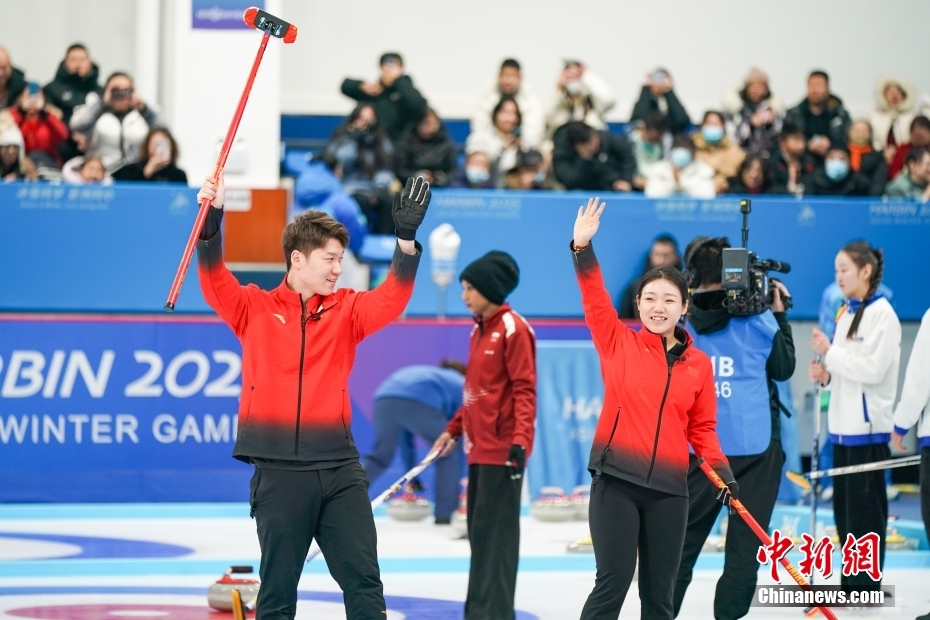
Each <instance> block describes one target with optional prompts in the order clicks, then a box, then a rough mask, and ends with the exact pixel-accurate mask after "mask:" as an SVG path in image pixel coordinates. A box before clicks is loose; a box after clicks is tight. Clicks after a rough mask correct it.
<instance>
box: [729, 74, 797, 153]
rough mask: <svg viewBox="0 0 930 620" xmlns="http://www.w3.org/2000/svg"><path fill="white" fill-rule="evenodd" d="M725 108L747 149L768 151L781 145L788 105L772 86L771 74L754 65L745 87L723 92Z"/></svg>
mask: <svg viewBox="0 0 930 620" xmlns="http://www.w3.org/2000/svg"><path fill="white" fill-rule="evenodd" d="M723 111H724V112H725V113H726V115H727V121H728V122H729V124H730V125H731V126H732V127H733V132H732V133H733V135H734V136H735V141H736V143H737V144H738V145H739V146H740V148H742V149H743V150H745V151H746V152H747V153H768V152H769V151H771V150H772V149H773V148H775V147H776V146H778V134H779V131H781V123H782V119H783V118H784V116H785V105H784V104H783V103H782V102H781V100H780V99H779V98H778V97H776V96H775V95H773V94H772V91H770V90H769V76H768V75H766V74H765V72H764V71H762V70H761V69H758V68H756V67H753V68H752V69H750V70H749V73H748V74H747V75H746V79H745V80H744V81H743V88H742V89H740V90H737V89H733V90H731V91H728V92H727V93H725V94H724V96H723Z"/></svg>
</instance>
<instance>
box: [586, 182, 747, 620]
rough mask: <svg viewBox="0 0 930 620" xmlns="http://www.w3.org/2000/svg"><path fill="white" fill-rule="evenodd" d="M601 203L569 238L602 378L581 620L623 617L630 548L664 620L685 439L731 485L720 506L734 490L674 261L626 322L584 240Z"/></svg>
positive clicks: (644, 591)
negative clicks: (590, 553) (588, 580)
mask: <svg viewBox="0 0 930 620" xmlns="http://www.w3.org/2000/svg"><path fill="white" fill-rule="evenodd" d="M605 206H606V205H605V204H603V203H601V204H600V206H598V198H593V199H591V200H589V201H588V205H587V207H580V208H579V209H578V218H577V219H576V220H575V236H574V240H573V242H572V245H571V249H572V256H573V258H574V262H575V272H576V275H577V277H578V285H579V286H580V287H581V301H582V304H583V306H584V314H585V322H586V323H587V324H588V328H589V329H590V330H591V336H592V338H593V340H594V346H595V348H597V352H598V356H599V357H600V362H601V375H602V377H603V379H604V407H603V409H602V410H601V416H600V420H599V421H598V425H597V430H596V431H595V435H594V445H593V446H592V448H591V459H590V462H589V464H588V469H589V470H590V471H591V473H592V475H593V477H594V481H593V482H592V484H591V504H590V512H589V514H590V517H589V521H590V526H591V538H592V540H593V543H594V556H595V559H596V561H597V578H596V581H595V585H594V590H593V591H592V592H591V594H590V596H589V597H588V600H587V602H586V603H585V606H584V610H583V611H582V613H581V617H582V618H583V619H585V620H587V619H595V618H597V619H602V618H611V619H615V618H617V617H618V616H619V615H620V607H621V606H622V605H623V600H624V598H625V597H626V593H627V590H629V587H630V582H631V581H632V579H633V571H634V569H635V567H636V556H637V554H636V551H637V549H638V550H639V596H640V600H641V602H642V617H643V618H650V619H653V618H668V619H671V618H672V617H673V607H672V594H673V592H674V586H675V577H676V574H677V571H678V563H679V560H680V559H681V549H682V545H683V543H684V536H685V528H686V526H687V521H688V482H687V473H688V444H689V443H690V444H691V446H692V447H693V448H694V451H695V453H696V454H697V455H698V456H702V457H704V458H705V459H707V461H708V463H710V464H711V466H713V467H714V469H715V470H716V471H717V473H719V474H720V476H721V477H722V478H723V479H724V480H726V481H730V482H728V483H727V484H728V485H729V489H728V490H727V491H723V492H721V493H720V497H719V499H720V500H721V501H722V502H724V503H725V504H728V503H729V498H730V496H731V495H732V496H733V497H736V495H737V493H738V487H737V485H736V482H734V481H733V480H734V477H733V474H732V472H731V471H730V466H729V464H728V463H727V459H726V457H725V456H724V455H723V452H722V451H721V450H720V443H719V442H718V440H717V434H716V431H715V427H716V423H717V420H716V411H717V398H716V392H715V389H714V376H713V372H712V368H711V363H710V359H709V358H708V357H707V355H705V354H704V353H702V352H701V351H699V350H697V349H696V348H694V346H693V344H692V340H691V336H690V335H689V334H688V333H687V332H686V331H685V330H684V329H682V328H681V327H680V326H679V320H680V319H681V317H682V316H683V315H684V314H685V312H686V311H687V309H688V287H687V285H686V284H685V281H684V279H683V278H682V276H681V274H680V273H679V272H678V270H677V269H675V268H674V267H671V266H663V267H657V268H655V269H653V270H651V271H649V272H647V273H646V275H645V276H643V279H642V282H641V283H640V285H639V291H638V294H637V296H636V304H637V308H638V310H639V316H640V319H641V320H642V323H643V329H641V330H640V331H638V332H636V331H633V330H631V329H629V328H627V327H626V325H624V324H623V323H622V322H621V321H620V320H619V319H618V318H617V312H616V310H614V307H613V302H612V300H611V297H610V294H609V293H608V292H607V290H606V289H605V287H604V280H603V277H602V276H601V271H600V267H599V266H598V263H597V258H595V256H594V249H593V248H592V246H591V238H592V237H593V236H594V233H596V232H597V229H598V226H599V225H600V217H601V213H603V211H604V207H605ZM708 492H711V488H710V486H709V485H708Z"/></svg>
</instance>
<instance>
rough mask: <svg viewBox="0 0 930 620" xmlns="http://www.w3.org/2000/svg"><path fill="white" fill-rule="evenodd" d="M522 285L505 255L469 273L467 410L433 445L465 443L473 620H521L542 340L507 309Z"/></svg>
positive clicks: (494, 255) (465, 295)
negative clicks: (523, 539) (523, 509)
mask: <svg viewBox="0 0 930 620" xmlns="http://www.w3.org/2000/svg"><path fill="white" fill-rule="evenodd" d="M519 278H520V270H519V268H518V267H517V263H516V262H514V260H513V258H511V257H510V255H509V254H506V253H505V252H499V251H492V252H488V253H487V254H485V255H484V256H482V257H481V258H479V259H478V260H476V261H474V262H473V263H471V264H470V265H468V266H467V267H466V268H465V270H464V271H463V272H462V276H461V281H462V288H463V289H464V290H463V292H462V299H463V300H464V301H465V305H466V306H468V310H469V311H470V312H471V313H472V314H474V315H475V322H476V323H477V325H476V326H475V329H474V330H472V333H471V347H470V349H469V356H468V371H467V372H466V373H465V391H464V394H463V398H462V406H461V408H460V409H459V410H458V412H457V413H456V414H455V416H454V417H453V418H452V420H450V421H449V425H448V426H447V427H446V432H444V433H443V434H442V435H440V436H439V438H438V439H437V440H436V443H435V444H434V445H433V449H434V450H437V449H438V450H441V451H442V454H443V455H445V454H447V453H448V452H449V451H450V450H451V449H452V447H453V446H454V445H455V438H456V437H459V436H461V437H462V446H463V448H464V450H465V454H466V455H467V457H468V491H467V497H468V500H467V501H468V540H469V544H470V545H471V569H470V571H469V574H468V595H467V596H466V598H465V619H466V620H486V619H493V620H499V619H501V620H503V619H512V618H513V617H514V606H513V599H514V592H515V590H516V587H517V562H518V560H519V556H520V491H521V489H522V487H523V471H524V469H525V468H526V459H527V458H528V457H529V454H530V452H531V451H532V448H533V435H534V432H535V426H536V336H535V334H534V333H533V328H531V327H530V325H529V323H527V322H526V319H524V318H523V317H522V316H520V315H519V314H517V313H516V312H514V310H513V309H512V308H511V307H510V305H509V304H507V303H505V302H504V300H505V299H506V298H507V296H508V295H510V293H511V292H513V290H514V289H515V288H516V287H517V282H518V281H519Z"/></svg>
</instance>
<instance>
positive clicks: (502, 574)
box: [465, 465, 523, 620]
mask: <svg viewBox="0 0 930 620" xmlns="http://www.w3.org/2000/svg"><path fill="white" fill-rule="evenodd" d="M510 471H511V470H510V468H509V467H505V466H503V465H469V466H468V541H469V544H470V545H471V569H470V570H469V572H468V596H467V597H466V599H465V620H513V618H514V610H513V597H514V592H515V591H516V589H517V562H518V560H519V557H520V491H521V490H522V487H523V480H522V479H520V480H511V479H510Z"/></svg>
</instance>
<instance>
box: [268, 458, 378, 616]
mask: <svg viewBox="0 0 930 620" xmlns="http://www.w3.org/2000/svg"><path fill="white" fill-rule="evenodd" d="M251 491H252V493H251V503H252V510H253V514H254V516H255V521H256V524H257V526H258V542H259V545H260V546H261V550H262V563H261V570H260V576H261V580H262V587H261V592H260V593H259V596H258V608H257V610H256V614H257V615H256V620H284V619H287V620H293V618H294V614H295V613H296V612H297V582H298V580H299V579H300V573H301V571H302V570H303V567H304V560H305V559H306V557H307V551H308V550H309V548H310V542H311V541H312V540H313V539H316V541H317V543H319V545H320V549H322V551H323V555H324V557H325V558H326V565H327V566H328V567H329V572H330V574H331V575H332V576H333V579H335V580H336V583H338V584H339V587H340V588H342V592H343V599H344V601H345V606H346V617H347V618H348V619H349V620H374V619H377V620H384V618H385V605H384V592H383V587H382V585H381V574H380V571H379V569H378V540H377V538H378V536H377V532H376V531H375V521H374V517H373V516H372V514H371V502H370V501H369V500H368V476H367V475H366V474H365V470H364V469H362V466H361V465H359V464H358V462H354V463H349V464H347V465H342V466H339V467H333V468H331V469H318V470H313V471H294V470H281V469H268V468H261V467H256V468H255V474H254V475H253V476H252V484H251Z"/></svg>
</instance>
